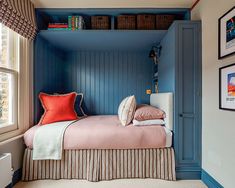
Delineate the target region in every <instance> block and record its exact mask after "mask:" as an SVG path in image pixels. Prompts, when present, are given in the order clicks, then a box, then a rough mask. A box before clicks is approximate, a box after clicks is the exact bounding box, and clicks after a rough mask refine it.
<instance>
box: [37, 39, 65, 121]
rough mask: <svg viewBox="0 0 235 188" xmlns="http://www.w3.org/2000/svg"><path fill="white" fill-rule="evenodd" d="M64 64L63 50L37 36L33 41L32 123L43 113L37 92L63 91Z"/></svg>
mask: <svg viewBox="0 0 235 188" xmlns="http://www.w3.org/2000/svg"><path fill="white" fill-rule="evenodd" d="M64 65H65V54H64V52H62V51H61V50H59V49H57V48H55V47H54V46H52V45H50V44H49V43H48V42H47V41H46V40H44V39H42V38H41V37H37V38H36V40H35V43H34V123H37V122H38V121H39V119H40V117H41V115H42V113H43V109H42V107H41V104H40V102H39V100H38V94H39V93H40V92H41V91H42V92H46V93H55V92H63V91H64V89H65V85H64V78H65V77H64V72H63V71H64Z"/></svg>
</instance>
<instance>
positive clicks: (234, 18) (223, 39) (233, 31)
mask: <svg viewBox="0 0 235 188" xmlns="http://www.w3.org/2000/svg"><path fill="white" fill-rule="evenodd" d="M234 53H235V7H233V8H232V9H231V10H229V11H228V12H226V13H225V14H224V15H223V16H222V17H220V18H219V59H221V58H223V57H226V56H229V55H231V54H234Z"/></svg>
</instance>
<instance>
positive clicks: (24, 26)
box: [0, 0, 37, 40]
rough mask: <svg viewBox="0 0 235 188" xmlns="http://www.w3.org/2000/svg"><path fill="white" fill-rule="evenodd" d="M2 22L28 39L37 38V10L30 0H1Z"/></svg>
mask: <svg viewBox="0 0 235 188" xmlns="http://www.w3.org/2000/svg"><path fill="white" fill-rule="evenodd" d="M0 22H1V23H3V24H4V25H6V26H7V27H9V28H10V29H12V30H13V31H15V32H17V33H18V34H20V35H21V36H23V37H25V38H27V39H30V40H33V39H34V38H35V36H36V33H37V25H36V18H35V9H34V5H33V3H32V2H31V1H30V0H0Z"/></svg>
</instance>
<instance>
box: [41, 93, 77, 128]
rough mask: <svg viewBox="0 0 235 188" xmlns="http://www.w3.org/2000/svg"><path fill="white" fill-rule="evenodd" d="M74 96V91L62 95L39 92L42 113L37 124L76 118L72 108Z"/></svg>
mask: <svg viewBox="0 0 235 188" xmlns="http://www.w3.org/2000/svg"><path fill="white" fill-rule="evenodd" d="M76 96H77V94H76V93H75V92H72V93H68V94H64V95H48V94H46V93H40V94H39V99H40V101H41V104H42V106H43V108H44V114H43V115H42V117H41V119H40V122H39V125H44V124H49V123H54V122H57V121H70V120H76V119H78V116H77V114H76V112H75V110H74V103H75V100H76Z"/></svg>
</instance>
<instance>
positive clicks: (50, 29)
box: [47, 28, 69, 31]
mask: <svg viewBox="0 0 235 188" xmlns="http://www.w3.org/2000/svg"><path fill="white" fill-rule="evenodd" d="M47 30H49V31H68V30H69V28H48V29H47Z"/></svg>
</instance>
